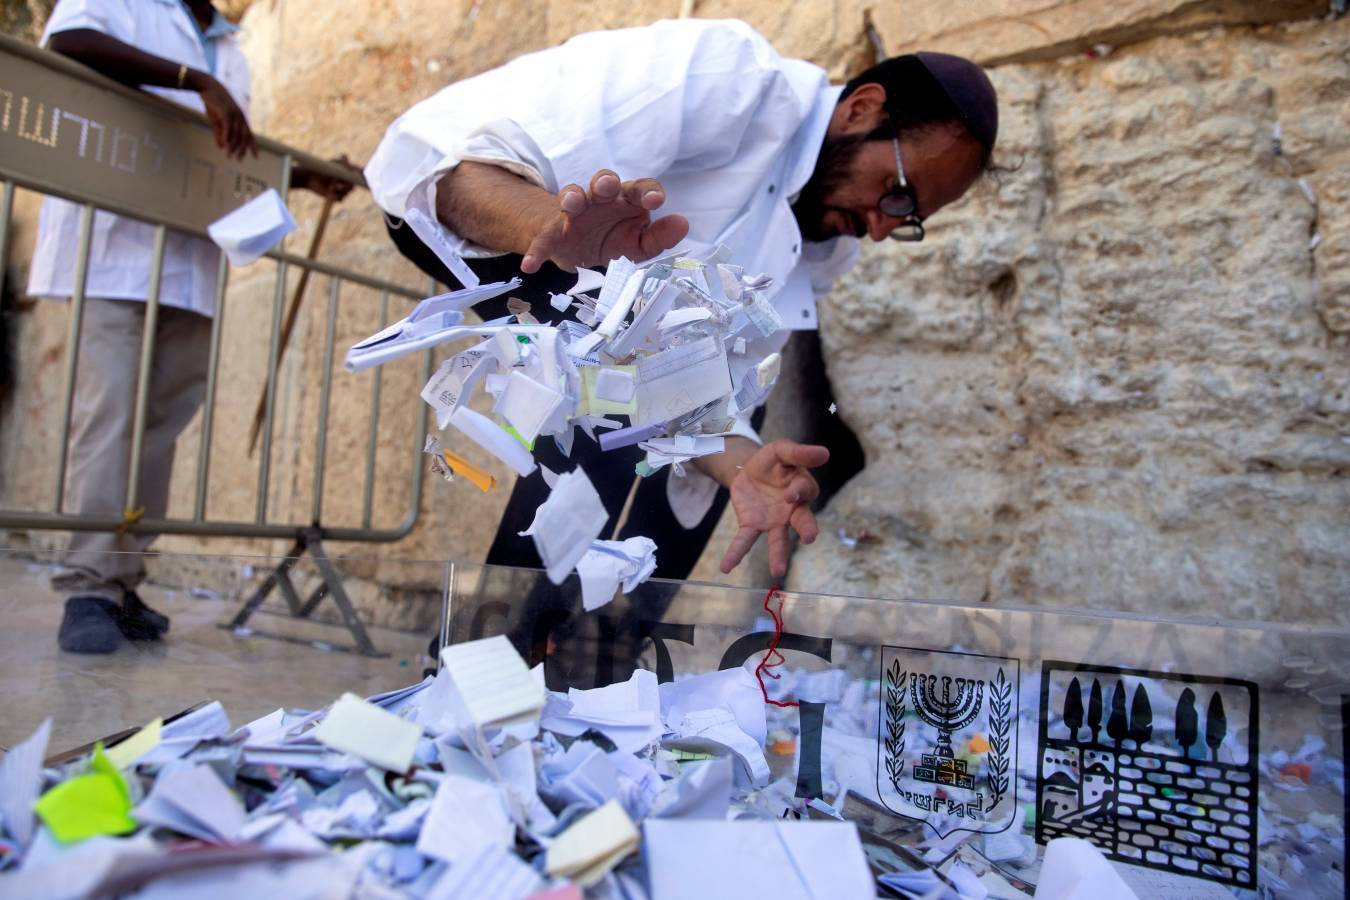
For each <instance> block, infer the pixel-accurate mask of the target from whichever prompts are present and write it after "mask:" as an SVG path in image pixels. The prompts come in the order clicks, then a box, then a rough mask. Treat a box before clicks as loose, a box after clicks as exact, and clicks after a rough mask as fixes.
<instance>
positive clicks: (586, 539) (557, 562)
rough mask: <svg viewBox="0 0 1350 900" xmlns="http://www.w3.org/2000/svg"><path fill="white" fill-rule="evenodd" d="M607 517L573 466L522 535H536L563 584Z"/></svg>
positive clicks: (541, 551) (549, 566)
mask: <svg viewBox="0 0 1350 900" xmlns="http://www.w3.org/2000/svg"><path fill="white" fill-rule="evenodd" d="M460 412H464V410H460ZM608 519H609V514H608V513H606V512H605V505H604V503H602V502H601V500H600V495H599V494H598V493H597V492H596V490H595V486H594V485H592V484H591V480H590V479H589V478H587V477H586V473H585V472H583V471H582V470H581V469H573V470H572V471H571V472H566V473H564V474H562V475H559V476H558V481H557V483H556V484H555V485H554V486H553V490H552V491H551V492H550V493H549V495H548V499H547V500H545V501H544V502H543V503H542V504H541V505H540V506H539V508H538V509H537V510H535V513H534V521H533V522H531V523H530V527H529V528H527V529H525V530H524V531H522V532H520V535H521V537H533V538H534V547H535V549H536V550H537V551H538V552H539V558H540V559H541V560H543V562H544V568H545V569H547V570H548V578H549V581H552V582H553V583H554V584H562V582H563V579H564V578H566V577H567V575H568V573H569V572H571V571H572V569H573V568H575V567H576V564H577V562H578V561H579V560H580V559H581V557H582V556H583V555H585V553H586V551H587V550H588V549H590V546H591V544H592V543H593V542H594V541H595V539H596V538H598V537H599V536H600V532H601V531H602V530H604V527H605V523H606V521H608Z"/></svg>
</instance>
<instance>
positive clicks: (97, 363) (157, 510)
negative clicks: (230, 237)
mask: <svg viewBox="0 0 1350 900" xmlns="http://www.w3.org/2000/svg"><path fill="white" fill-rule="evenodd" d="M144 329H145V304H144V303H140V302H137V301H134V300H95V299H89V300H86V301H85V305H84V324H83V327H82V330H81V333H80V358H79V374H78V376H77V378H76V382H75V402H74V407H73V410H72V415H71V426H70V446H69V454H70V457H69V462H68V464H67V469H66V511H67V512H73V513H101V514H104V515H115V516H120V515H122V514H123V511H124V510H125V508H126V490H127V474H128V472H129V470H130V465H131V431H132V427H133V425H134V419H135V412H136V371H137V367H138V365H139V362H140V355H141V337H142V334H143V332H144ZM210 346H211V320H210V319H209V318H207V317H205V316H201V315H198V314H197V313H193V312H188V311H187V310H184V309H177V308H175V307H171V306H161V307H160V308H159V321H158V323H157V327H156V329H155V354H154V359H153V362H152V364H151V367H150V393H149V398H148V404H147V408H146V417H145V438H144V441H143V443H142V447H143V450H142V456H141V460H142V462H141V474H140V488H139V490H138V493H139V497H138V498H137V501H136V503H137V505H138V506H143V507H145V517H146V518H162V517H163V516H164V514H165V512H166V511H167V509H168V505H169V480H170V477H171V475H172V474H173V456H174V444H175V443H176V442H177V440H178V435H179V433H180V432H182V430H183V429H184V428H186V427H187V425H188V423H189V422H190V421H192V417H193V416H194V415H196V413H197V410H198V408H199V407H201V405H202V398H203V397H204V395H205V393H206V377H207V363H208V355H209V351H210ZM156 537H157V535H153V534H112V533H106V532H94V531H77V532H74V534H73V535H72V536H71V539H70V544H69V547H68V549H67V551H66V556H65V563H66V565H67V566H68V567H70V568H71V569H73V570H75V571H74V572H72V573H71V575H77V576H83V577H77V578H76V579H74V582H75V583H78V582H84V583H83V584H81V585H79V586H80V587H83V588H93V587H96V586H99V585H106V586H110V587H112V586H116V587H121V588H123V589H126V590H134V589H135V588H136V586H137V585H138V584H140V582H141V581H142V580H144V578H145V561H144V558H143V557H142V556H141V555H140V554H141V552H143V551H144V550H145V549H146V548H148V547H149V546H150V544H151V543H152V542H153V541H154V540H155V538H156ZM75 583H72V584H71V586H72V587H74V586H75Z"/></svg>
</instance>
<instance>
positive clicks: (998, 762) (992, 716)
mask: <svg viewBox="0 0 1350 900" xmlns="http://www.w3.org/2000/svg"><path fill="white" fill-rule="evenodd" d="M1011 729H1012V684H1011V683H1010V682H1009V681H1008V680H1007V679H1006V678H1005V677H1004V676H1003V669H1002V668H1001V667H1000V668H999V670H998V673H997V674H996V675H995V676H994V680H993V681H992V682H991V683H990V685H989V772H988V774H987V776H986V777H987V779H988V781H989V793H990V794H991V797H990V800H989V806H988V807H987V808H986V811H992V810H993V809H994V807H996V806H998V804H999V801H1000V800H1002V799H1003V795H1004V794H1006V793H1008V784H1009V779H1008V764H1009V758H1010V755H1009V750H1010V749H1011V741H1009V739H1008V732H1009V731H1010V730H1011Z"/></svg>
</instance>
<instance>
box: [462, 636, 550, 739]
mask: <svg viewBox="0 0 1350 900" xmlns="http://www.w3.org/2000/svg"><path fill="white" fill-rule="evenodd" d="M441 664H442V665H443V666H445V671H446V673H447V675H448V677H449V680H450V685H451V686H452V687H453V688H454V694H455V696H456V697H457V698H458V702H459V703H460V704H461V706H462V708H463V709H464V711H465V712H466V713H467V714H468V717H469V719H470V720H471V721H472V722H473V724H475V725H478V726H480V727H487V726H491V725H509V724H512V723H515V722H521V721H526V720H528V719H532V718H536V717H538V715H539V711H540V710H541V709H543V707H544V689H543V688H542V687H541V686H540V684H539V682H537V681H536V680H535V678H534V676H533V675H531V674H530V670H529V667H528V666H526V665H525V660H524V659H522V658H521V656H520V654H519V653H517V652H516V648H515V647H513V646H512V645H511V642H510V641H509V640H507V638H505V637H504V636H502V635H497V636H496V637H490V638H483V639H482V640H479V641H468V642H466V643H463V644H451V645H450V646H448V647H444V648H442V649H441Z"/></svg>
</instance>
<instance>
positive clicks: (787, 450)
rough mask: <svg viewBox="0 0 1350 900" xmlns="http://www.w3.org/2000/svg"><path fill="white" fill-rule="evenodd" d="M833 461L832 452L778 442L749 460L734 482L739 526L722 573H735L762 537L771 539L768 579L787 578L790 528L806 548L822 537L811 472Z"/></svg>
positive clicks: (805, 445) (735, 507)
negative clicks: (732, 571) (814, 504)
mask: <svg viewBox="0 0 1350 900" xmlns="http://www.w3.org/2000/svg"><path fill="white" fill-rule="evenodd" d="M829 458H830V451H829V450H827V449H825V448H824V447H820V446H817V445H814V444H798V443H795V442H793V441H774V442H773V443H771V444H766V445H764V446H763V447H761V448H760V449H759V450H758V451H756V453H755V454H754V455H753V456H751V457H750V459H749V460H747V461H746V463H745V466H744V468H742V469H741V471H740V472H739V473H738V474H737V475H736V477H735V479H734V480H733V481H732V482H731V505H732V508H734V509H735V510H736V520H737V521H738V522H739V523H740V526H741V527H740V530H739V531H737V532H736V536H735V537H734V538H732V540H731V546H730V547H728V548H727V552H726V555H725V556H723V557H722V572H723V573H727V572H730V571H731V570H732V569H734V568H736V566H737V565H738V564H739V563H740V561H741V560H742V559H743V558H744V557H745V554H747V553H749V552H750V548H751V547H753V546H754V545H755V541H757V540H759V536H760V535H761V534H767V535H768V536H769V537H768V540H769V574H770V575H772V576H773V577H774V578H782V577H783V576H784V575H786V574H787V564H788V556H789V555H790V553H791V548H792V544H791V538H790V537H789V535H788V527H789V526H791V528H792V530H793V531H795V532H797V535H798V536H799V537H800V538H801V539H802V542H803V543H807V544H809V543H811V542H812V541H814V540H815V539H816V535H818V534H819V533H820V529H819V528H818V527H817V526H816V517H815V516H814V515H813V514H812V513H811V501H813V500H815V499H816V497H817V496H818V495H819V494H820V488H819V487H818V486H817V485H816V480H815V479H814V478H812V477H811V473H810V472H808V471H807V470H808V469H813V468H815V467H817V466H822V465H824V464H825V463H826V462H827V461H828V460H829Z"/></svg>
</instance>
